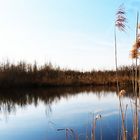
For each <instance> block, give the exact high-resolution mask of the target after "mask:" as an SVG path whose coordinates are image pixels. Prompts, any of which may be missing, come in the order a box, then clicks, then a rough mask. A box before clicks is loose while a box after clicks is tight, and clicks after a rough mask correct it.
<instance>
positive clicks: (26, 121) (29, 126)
mask: <svg viewBox="0 0 140 140" xmlns="http://www.w3.org/2000/svg"><path fill="white" fill-rule="evenodd" d="M121 102H122V105H123V108H124V110H126V115H125V119H126V121H125V126H126V130H127V131H126V135H127V139H128V140H129V139H132V129H133V128H132V121H133V119H132V106H133V104H134V100H133V95H132V93H131V92H129V90H128V91H127V93H126V96H124V97H123V98H122V100H121ZM120 116H121V113H120V109H119V98H118V95H117V94H116V88H109V87H107V88H105V87H73V88H72V87H69V88H48V89H26V90H25V89H18V90H1V91H0V140H76V139H78V138H77V137H79V139H80V140H86V137H87V138H88V139H89V140H91V131H92V128H93V123H94V133H95V135H94V138H95V139H96V140H109V139H111V140H118V138H119V136H120V135H121V133H122V132H121V117H120ZM95 122H96V125H95Z"/></svg>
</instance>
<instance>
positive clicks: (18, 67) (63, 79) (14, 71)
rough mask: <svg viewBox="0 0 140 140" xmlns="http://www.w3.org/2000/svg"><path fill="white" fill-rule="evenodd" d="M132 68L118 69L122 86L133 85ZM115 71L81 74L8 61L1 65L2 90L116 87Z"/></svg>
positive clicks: (0, 79)
mask: <svg viewBox="0 0 140 140" xmlns="http://www.w3.org/2000/svg"><path fill="white" fill-rule="evenodd" d="M131 71H132V67H128V66H123V67H119V68H118V73H119V74H118V75H119V76H118V80H119V81H118V82H119V84H120V85H124V84H125V85H126V84H130V83H131V79H132V78H131ZM115 83H116V77H115V71H114V70H104V71H99V70H98V71H97V70H93V71H89V72H81V71H74V70H66V69H60V68H59V67H55V68H54V67H53V66H52V65H51V64H45V65H43V66H37V64H36V63H34V65H31V64H27V63H25V62H19V63H18V64H10V63H9V62H8V61H7V62H6V63H2V64H1V65H0V88H9V87H42V86H80V85H109V86H111V85H115Z"/></svg>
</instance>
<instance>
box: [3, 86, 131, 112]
mask: <svg viewBox="0 0 140 140" xmlns="http://www.w3.org/2000/svg"><path fill="white" fill-rule="evenodd" d="M115 91H116V88H115V87H102V86H98V87H92V86H86V87H67V88H62V87H61V88H47V89H28V90H25V89H21V90H20V89H18V90H1V91H0V110H1V111H2V110H3V111H6V112H9V113H10V112H11V111H14V110H15V108H16V107H15V106H16V105H18V106H20V107H24V106H26V105H29V104H34V105H35V106H37V105H38V103H39V101H42V102H44V103H45V104H46V105H51V104H52V103H53V102H58V101H59V100H60V99H61V98H62V97H63V98H67V99H68V98H69V97H71V96H75V95H77V94H96V95H97V96H98V98H100V97H103V96H104V97H105V96H107V95H108V93H109V92H110V93H111V92H115ZM126 95H128V96H129V94H126Z"/></svg>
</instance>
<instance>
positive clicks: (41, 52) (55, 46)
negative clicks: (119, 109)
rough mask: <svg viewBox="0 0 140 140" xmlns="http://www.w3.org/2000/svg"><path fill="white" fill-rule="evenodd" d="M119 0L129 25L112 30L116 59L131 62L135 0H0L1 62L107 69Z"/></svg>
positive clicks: (139, 6)
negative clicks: (116, 53)
mask: <svg viewBox="0 0 140 140" xmlns="http://www.w3.org/2000/svg"><path fill="white" fill-rule="evenodd" d="M122 3H124V6H125V9H126V15H127V20H128V23H127V25H128V28H127V29H126V32H125V33H123V32H117V39H118V63H119V65H127V64H130V63H131V59H130V58H129V51H130V49H131V46H132V44H133V42H134V40H135V25H136V11H137V10H139V9H140V1H139V0H0V62H3V61H6V60H7V59H9V60H10V62H12V63H16V62H18V61H20V60H24V61H27V62H29V63H33V62H34V61H35V60H36V61H37V63H38V64H39V65H41V64H43V63H45V62H49V61H50V62H52V64H53V65H58V66H60V67H62V68H71V69H79V70H92V69H112V68H114V67H115V64H114V36H113V34H114V20H115V13H116V11H117V9H118V7H119V5H121V4H122Z"/></svg>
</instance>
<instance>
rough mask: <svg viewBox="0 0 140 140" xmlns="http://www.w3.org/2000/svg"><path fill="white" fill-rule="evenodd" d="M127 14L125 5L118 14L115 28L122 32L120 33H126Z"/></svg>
mask: <svg viewBox="0 0 140 140" xmlns="http://www.w3.org/2000/svg"><path fill="white" fill-rule="evenodd" d="M126 22H127V19H126V13H125V9H124V5H121V6H120V7H119V9H118V11H117V13H116V21H115V26H116V27H117V28H118V29H119V30H120V31H125V27H126Z"/></svg>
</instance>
